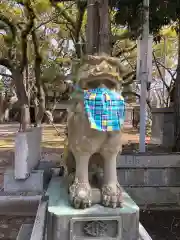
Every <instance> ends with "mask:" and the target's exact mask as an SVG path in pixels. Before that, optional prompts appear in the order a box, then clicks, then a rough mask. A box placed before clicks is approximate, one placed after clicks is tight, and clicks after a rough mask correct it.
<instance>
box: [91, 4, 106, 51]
mask: <svg viewBox="0 0 180 240" xmlns="http://www.w3.org/2000/svg"><path fill="white" fill-rule="evenodd" d="M87 15H88V19H87V53H88V54H95V53H106V54H110V16H109V5H108V1H107V0H88V14H87Z"/></svg>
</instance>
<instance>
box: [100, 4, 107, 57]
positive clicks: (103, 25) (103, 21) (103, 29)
mask: <svg viewBox="0 0 180 240" xmlns="http://www.w3.org/2000/svg"><path fill="white" fill-rule="evenodd" d="M99 2H100V4H99V14H100V27H99V29H100V31H99V35H100V38H99V52H100V53H106V54H110V16H109V1H107V0H99Z"/></svg>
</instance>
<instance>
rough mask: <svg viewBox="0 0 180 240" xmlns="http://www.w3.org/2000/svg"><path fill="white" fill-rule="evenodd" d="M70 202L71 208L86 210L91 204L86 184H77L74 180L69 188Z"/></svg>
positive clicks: (88, 187) (89, 189)
mask: <svg viewBox="0 0 180 240" xmlns="http://www.w3.org/2000/svg"><path fill="white" fill-rule="evenodd" d="M69 194H70V201H71V204H72V205H73V207H75V208H77V209H79V208H81V209H84V208H88V207H90V206H91V204H92V192H91V187H90V185H89V184H88V183H81V182H78V180H77V179H76V180H75V181H74V183H73V184H72V185H71V186H70V188H69Z"/></svg>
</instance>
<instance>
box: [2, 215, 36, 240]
mask: <svg viewBox="0 0 180 240" xmlns="http://www.w3.org/2000/svg"><path fill="white" fill-rule="evenodd" d="M33 222H34V218H32V217H15V216H14V217H10V216H0V239H3V240H16V237H17V235H18V232H19V229H20V227H21V225H22V224H25V223H29V224H32V223H33ZM24 240H25V239H24Z"/></svg>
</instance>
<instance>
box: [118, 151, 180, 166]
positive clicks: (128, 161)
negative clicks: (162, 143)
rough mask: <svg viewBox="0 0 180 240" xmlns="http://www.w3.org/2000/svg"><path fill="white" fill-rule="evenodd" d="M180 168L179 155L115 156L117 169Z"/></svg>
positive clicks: (134, 154) (136, 154)
mask: <svg viewBox="0 0 180 240" xmlns="http://www.w3.org/2000/svg"><path fill="white" fill-rule="evenodd" d="M167 167H168V168H172V167H173V168H174V167H176V168H180V154H179V153H172V154H171V153H163V154H153V153H148V152H147V153H145V154H144V153H143V154H138V153H133V154H131V155H121V154H119V155H118V156H117V168H167Z"/></svg>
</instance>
